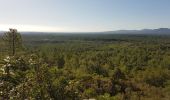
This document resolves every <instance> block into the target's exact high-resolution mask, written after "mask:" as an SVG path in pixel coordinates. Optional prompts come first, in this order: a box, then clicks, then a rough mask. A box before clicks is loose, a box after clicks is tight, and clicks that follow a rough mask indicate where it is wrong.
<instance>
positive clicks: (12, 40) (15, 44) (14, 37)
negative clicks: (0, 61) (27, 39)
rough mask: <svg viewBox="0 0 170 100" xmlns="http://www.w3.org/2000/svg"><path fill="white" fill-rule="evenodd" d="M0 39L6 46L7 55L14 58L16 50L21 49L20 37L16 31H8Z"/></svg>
mask: <svg viewBox="0 0 170 100" xmlns="http://www.w3.org/2000/svg"><path fill="white" fill-rule="evenodd" d="M2 39H3V41H4V42H5V45H6V46H7V49H8V52H9V55H12V56H14V55H15V53H16V49H17V48H21V47H22V37H21V34H20V33H18V31H17V30H16V29H9V31H8V32H5V33H4V35H3V37H2Z"/></svg>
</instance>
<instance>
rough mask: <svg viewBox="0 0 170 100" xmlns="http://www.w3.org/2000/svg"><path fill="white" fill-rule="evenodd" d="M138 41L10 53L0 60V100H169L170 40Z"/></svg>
mask: <svg viewBox="0 0 170 100" xmlns="http://www.w3.org/2000/svg"><path fill="white" fill-rule="evenodd" d="M13 34H14V33H13ZM135 37H136V36H132V37H129V36H127V37H124V36H122V37H121V36H119V38H120V41H118V38H117V39H116V41H115V39H113V40H112V41H104V40H102V41H101V39H99V40H98V41H92V40H83V39H82V40H81V39H78V40H76V41H75V40H70V39H69V40H68V41H67V40H64V42H62V43H43V44H39V43H38V45H36V44H32V45H31V44H29V45H27V46H25V47H22V48H17V49H16V52H15V54H11V52H10V51H11V49H10V48H7V49H6V53H3V55H1V71H0V79H1V81H0V99H2V100H3V99H7V100H8V99H11V100H24V99H28V100H82V99H92V98H94V99H96V100H168V99H169V98H170V40H168V39H167V37H164V38H165V39H164V38H163V37H161V38H156V40H155V37H154V38H153V37H152V36H149V37H148V36H146V38H145V36H142V37H136V38H135ZM110 38H111V37H109V39H110ZM113 38H115V37H113ZM137 38H139V39H137ZM105 39H107V38H106V37H105ZM21 40H22V39H18V40H16V41H18V43H19V44H21V43H20V42H21ZM122 40H124V41H122ZM19 41H20V42H19ZM1 43H2V44H1V46H2V47H6V45H4V44H5V42H4V41H1ZM8 43H9V42H8ZM15 43H17V42H15ZM35 43H36V42H35ZM10 44H11V43H9V45H10ZM3 45H4V46H3ZM16 45H18V44H16ZM22 46H23V45H22ZM20 47H21V45H20Z"/></svg>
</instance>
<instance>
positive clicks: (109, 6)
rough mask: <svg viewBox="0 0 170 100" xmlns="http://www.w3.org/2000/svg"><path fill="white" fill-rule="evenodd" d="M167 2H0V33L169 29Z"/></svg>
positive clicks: (24, 0)
mask: <svg viewBox="0 0 170 100" xmlns="http://www.w3.org/2000/svg"><path fill="white" fill-rule="evenodd" d="M169 5H170V0H0V30H1V31H7V30H8V29H9V28H16V29H18V31H37V32H100V31H114V30H124V29H127V30H137V29H146V28H147V29H148V28H149V29H152V28H170V6H169Z"/></svg>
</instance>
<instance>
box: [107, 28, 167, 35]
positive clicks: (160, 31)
mask: <svg viewBox="0 0 170 100" xmlns="http://www.w3.org/2000/svg"><path fill="white" fill-rule="evenodd" d="M108 33H113V34H170V28H158V29H142V30H117V31H109V32H108Z"/></svg>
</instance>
